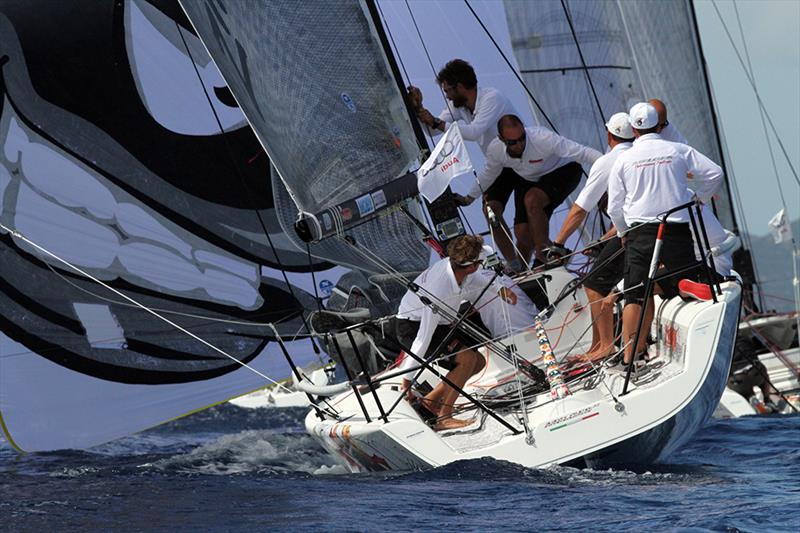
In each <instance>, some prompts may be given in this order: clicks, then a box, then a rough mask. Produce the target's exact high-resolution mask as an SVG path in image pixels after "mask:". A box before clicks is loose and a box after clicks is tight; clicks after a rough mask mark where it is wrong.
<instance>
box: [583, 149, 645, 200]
mask: <svg viewBox="0 0 800 533" xmlns="http://www.w3.org/2000/svg"><path fill="white" fill-rule="evenodd" d="M631 146H632V144H631V143H619V144H617V145H616V146H614V148H612V149H611V151H609V152H607V153H605V154H603V157H601V158H600V159H598V160H597V161H595V162H594V165H592V169H591V170H590V171H589V177H588V178H587V179H586V185H584V186H583V189H581V192H580V194H579V195H578V198H577V199H576V200H575V204H576V205H577V206H578V207H581V208H582V209H583V210H584V211H590V210H591V209H592V208H593V207H594V206H596V205H597V202H599V201H600V198H602V197H603V194H604V193H605V192H606V191H608V175H609V174H610V173H611V168H612V167H613V166H614V163H616V161H617V158H618V157H619V156H620V154H621V153H622V152H624V151H625V150H627V149H628V148H630V147H631Z"/></svg>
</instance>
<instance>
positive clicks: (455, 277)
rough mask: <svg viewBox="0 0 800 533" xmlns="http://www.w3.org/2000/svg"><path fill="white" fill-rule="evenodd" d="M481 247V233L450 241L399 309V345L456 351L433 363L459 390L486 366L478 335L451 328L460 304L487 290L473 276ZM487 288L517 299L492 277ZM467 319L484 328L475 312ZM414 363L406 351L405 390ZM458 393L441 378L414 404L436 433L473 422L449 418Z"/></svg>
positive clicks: (417, 350)
mask: <svg viewBox="0 0 800 533" xmlns="http://www.w3.org/2000/svg"><path fill="white" fill-rule="evenodd" d="M482 250H483V239H482V238H481V237H479V236H472V235H464V236H462V237H458V238H456V239H454V240H453V241H452V242H451V243H450V245H449V246H448V248H447V252H448V255H449V257H445V258H444V259H442V260H440V261H439V262H437V263H435V264H434V265H433V266H431V267H430V268H428V269H427V270H426V271H424V272H423V273H422V274H420V275H419V276H418V277H417V278H416V279H415V280H414V284H415V285H416V286H417V287H418V290H416V291H412V290H409V291H408V292H406V294H405V296H403V299H402V301H401V302H400V308H399V309H398V312H397V318H398V320H397V321H396V324H397V326H396V327H397V330H396V331H395V334H396V335H397V339H398V340H399V341H400V344H401V345H402V346H404V347H409V346H410V350H411V353H413V354H415V355H416V356H418V357H421V358H425V359H427V360H432V359H433V358H434V357H435V356H437V355H440V354H455V355H454V356H452V355H450V356H447V357H443V358H440V359H437V360H436V364H437V365H439V366H440V367H443V368H446V369H448V370H449V372H448V374H447V376H446V377H447V379H448V380H450V381H451V382H452V383H453V384H455V385H456V386H457V387H458V388H463V387H464V384H465V383H466V382H467V380H468V379H469V378H470V377H471V376H473V375H475V374H476V373H478V372H479V371H480V370H482V369H483V367H484V365H485V364H486V363H485V361H484V358H483V356H481V355H480V354H479V353H478V352H477V351H476V350H475V349H474V347H475V346H476V345H477V344H480V340H478V339H476V338H475V337H476V335H472V334H470V333H467V332H466V331H464V330H463V329H462V328H461V327H460V328H458V329H456V330H455V331H453V328H452V325H453V323H454V322H455V321H456V320H457V318H456V317H457V315H458V309H459V306H460V304H461V302H463V301H467V302H469V303H470V304H474V303H475V302H476V301H477V300H478V299H479V298H480V297H481V295H482V293H483V292H484V289H486V288H487V279H486V278H485V277H484V276H482V275H479V276H475V275H473V274H475V273H476V272H482V271H483V268H482V267H481V263H482V260H481V257H480V256H481V251H482ZM490 278H491V276H490ZM488 291H493V292H496V293H497V294H499V295H500V296H501V297H502V298H503V299H504V300H505V301H506V302H508V303H509V304H511V305H515V304H516V303H517V298H516V295H515V294H514V293H513V292H512V291H511V290H509V289H508V288H506V287H502V286H501V285H500V284H499V283H498V282H497V281H496V280H495V281H492V286H491V287H489V289H488V290H487V292H488ZM423 300H425V302H423ZM434 311H435V312H434ZM465 322H467V323H469V325H470V329H475V328H478V329H482V330H485V328H484V327H483V325H482V324H481V323H480V319H479V318H478V315H477V314H476V313H473V315H472V316H470V318H469V319H467V320H466V321H465ZM418 364H419V363H418V361H417V360H416V359H414V358H413V357H410V356H408V355H406V357H405V358H404V359H403V361H402V362H401V363H400V367H399V369H401V370H409V373H408V374H406V375H405V379H404V383H403V384H404V390H408V388H409V387H410V386H411V382H410V380H411V379H412V377H413V374H412V373H411V372H412V371H411V370H410V369H412V368H414V367H416V366H418ZM458 395H459V392H458V391H457V390H456V389H454V388H452V387H450V386H449V385H447V384H446V383H445V382H444V381H442V382H441V383H439V384H438V385H437V386H436V387H435V388H434V389H433V390H432V391H431V392H429V393H428V394H427V395H425V396H424V397H423V398H422V399H421V400H420V402H419V404H418V405H417V408H418V409H419V410H420V412H421V414H423V416H425V415H428V417H429V418H434V417H435V418H436V419H437V420H438V421H437V423H436V425H435V426H434V429H436V430H437V431H438V430H444V429H456V428H459V427H463V426H466V425H469V424H471V423H472V422H473V421H472V420H460V419H455V418H452V414H453V406H454V404H455V402H456V400H457V399H458Z"/></svg>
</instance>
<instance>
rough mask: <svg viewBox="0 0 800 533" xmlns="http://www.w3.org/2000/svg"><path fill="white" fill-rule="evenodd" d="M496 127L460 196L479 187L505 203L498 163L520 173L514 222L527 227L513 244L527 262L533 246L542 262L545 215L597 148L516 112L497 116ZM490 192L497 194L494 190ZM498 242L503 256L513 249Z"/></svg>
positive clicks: (466, 199) (596, 156)
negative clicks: (473, 178) (530, 122)
mask: <svg viewBox="0 0 800 533" xmlns="http://www.w3.org/2000/svg"><path fill="white" fill-rule="evenodd" d="M497 133H498V137H497V138H496V139H494V140H493V141H492V142H491V144H490V145H489V150H488V152H487V153H486V165H485V166H484V168H483V170H481V172H480V173H479V174H478V177H477V180H476V181H475V183H474V184H473V186H472V188H471V189H470V192H469V194H468V195H467V196H466V197H464V203H470V202H472V201H473V200H474V199H475V198H477V197H478V196H480V195H481V192H482V191H487V193H486V195H485V196H486V199H487V201H489V202H490V203H491V202H492V201H497V202H501V204H502V205H503V207H504V206H505V202H507V201H508V198H509V195H510V189H509V188H507V187H506V186H505V184H504V182H503V181H502V180H503V179H505V177H504V176H502V173H503V169H508V168H510V169H512V170H513V171H514V172H515V173H516V174H517V175H519V176H521V177H522V178H523V179H524V183H523V186H522V187H521V188H519V187H518V189H517V191H518V192H515V194H516V198H515V204H516V212H517V213H516V215H515V224H517V223H521V222H525V221H527V222H528V224H529V229H530V231H529V232H526V233H524V234H522V235H519V234H518V235H517V246H518V248H519V251H520V254H521V255H522V258H523V259H524V261H525V262H526V263H527V262H529V261H530V258H531V254H532V253H533V252H535V254H536V258H537V259H539V260H540V261H542V262H544V261H545V255H544V248H545V247H547V246H548V245H549V244H550V237H549V222H550V216H551V215H552V214H553V211H555V209H556V208H557V207H558V206H559V205H561V203H562V202H563V201H564V200H565V199H566V198H567V197H568V196H569V194H570V193H571V192H572V191H573V190H575V188H576V187H577V186H578V183H580V179H581V172H582V169H581V164H584V165H586V166H591V165H592V164H593V163H594V162H595V161H596V160H597V159H599V158H600V156H601V155H602V154H601V153H600V152H598V151H597V150H595V149H593V148H589V147H587V146H583V145H581V144H578V143H576V142H574V141H571V140H569V139H567V138H565V137H561V136H560V135H557V134H556V133H554V132H552V131H551V130H549V129H547V128H543V127H540V126H529V127H527V128H526V127H525V126H524V125H523V123H522V121H521V120H520V118H519V117H518V116H516V115H505V116H503V117H501V118H500V120H499V121H498V123H497ZM495 185H497V186H498V187H501V188H499V189H498V188H496V187H495ZM495 192H498V193H500V192H502V194H497V195H495ZM519 192H524V195H522V194H519ZM500 212H502V210H501V211H500ZM498 248H500V251H501V252H502V253H503V255H504V256H505V257H506V259H508V260H510V258H512V257H514V255H513V251H512V250H508V249H503V246H502V245H501V243H498Z"/></svg>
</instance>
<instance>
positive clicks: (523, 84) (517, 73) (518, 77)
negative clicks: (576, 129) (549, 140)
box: [464, 0, 558, 133]
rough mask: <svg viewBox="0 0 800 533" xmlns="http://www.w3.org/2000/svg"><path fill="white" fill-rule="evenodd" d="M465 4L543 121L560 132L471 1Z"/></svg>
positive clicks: (466, 0)
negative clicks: (473, 7)
mask: <svg viewBox="0 0 800 533" xmlns="http://www.w3.org/2000/svg"><path fill="white" fill-rule="evenodd" d="M464 3H465V4H466V5H467V9H469V10H470V12H471V13H472V16H473V17H475V20H477V21H478V24H480V26H481V28H482V29H483V31H484V33H485V34H486V36H487V37H489V40H491V41H492V44H493V45H494V47H495V48H496V49H497V51H498V52H499V53H500V57H502V58H503V60H504V61H505V62H506V65H508V68H510V69H511V72H512V73H513V74H514V76H515V77H516V78H517V81H518V82H519V83H520V85H522V88H523V89H525V92H526V93H527V94H528V98H530V99H531V101H532V102H533V103H534V105H535V106H536V109H538V110H539V113H541V114H542V118H543V119H545V120H546V121H547V124H548V125H549V126H550V128H551V129H552V130H553V131H554V132H555V133H558V130H557V129H556V126H555V124H553V121H552V120H550V117H548V116H547V113H545V112H544V109H542V106H541V105H539V101H538V100H537V99H536V97H535V96H533V93H532V92H531V91H530V89H528V86H527V85H525V82H524V81H523V80H522V77H521V76H520V75H519V72H517V69H515V68H514V65H512V64H511V61H509V59H508V57H507V56H506V54H505V52H503V49H502V48H500V45H499V44H498V43H497V41H496V40H495V39H494V37H493V36H492V34H491V32H490V31H489V28H487V27H486V25H485V24H484V23H483V21H482V20H481V18H480V17H479V16H478V14H477V13H476V12H475V10H474V9H472V6H471V5H470V3H469V0H464Z"/></svg>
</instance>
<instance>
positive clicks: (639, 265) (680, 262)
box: [608, 103, 722, 363]
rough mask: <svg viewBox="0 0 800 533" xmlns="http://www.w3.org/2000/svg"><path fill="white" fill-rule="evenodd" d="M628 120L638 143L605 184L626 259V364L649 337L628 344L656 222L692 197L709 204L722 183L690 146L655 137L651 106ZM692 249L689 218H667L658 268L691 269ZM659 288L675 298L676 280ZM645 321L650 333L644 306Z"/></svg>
mask: <svg viewBox="0 0 800 533" xmlns="http://www.w3.org/2000/svg"><path fill="white" fill-rule="evenodd" d="M629 115H630V123H631V126H632V127H633V134H634V137H635V138H636V140H635V141H634V143H633V146H632V147H631V148H630V149H628V150H627V151H626V152H624V153H622V154H621V155H620V156H619V157H618V158H617V161H616V163H614V167H613V168H612V169H611V173H610V175H609V184H608V214H609V216H610V217H611V220H612V222H613V223H614V226H615V227H616V230H617V234H618V235H619V236H620V237H621V238H622V245H623V246H624V247H625V256H626V257H625V291H626V293H625V302H626V305H625V309H624V311H623V315H622V334H623V342H624V343H625V345H626V347H625V358H624V361H625V363H628V362H630V361H631V360H632V359H633V356H634V354H637V355H638V354H640V353H641V352H643V351H644V348H645V341H646V338H647V335H640V344H639V346H637V347H636V351H635V352H634V347H633V346H631V345H630V344H631V342H632V341H633V339H634V337H635V335H636V331H635V330H636V325H637V324H638V320H639V315H640V313H641V312H642V305H643V297H644V287H643V286H644V282H645V281H646V279H647V275H648V270H649V267H650V261H651V259H652V255H653V249H654V247H655V240H656V234H657V232H658V226H659V224H658V216H659V215H661V214H663V213H665V212H666V211H669V210H670V209H672V208H674V207H676V206H678V205H681V204H685V203H688V202H689V201H691V200H692V197H693V196H694V195H696V196H697V198H698V199H700V200H701V201H709V200H710V199H711V196H712V194H713V193H714V191H715V190H716V189H717V187H718V186H719V185H720V183H722V169H721V168H720V167H719V165H717V164H716V163H714V162H713V161H711V160H710V159H709V158H708V157H706V156H704V155H703V154H701V153H700V152H698V151H697V150H695V149H694V148H691V147H690V146H687V145H685V144H680V143H674V142H669V141H665V140H663V139H662V138H661V137H660V136H659V135H658V132H659V131H660V130H661V124H660V123H659V119H658V112H657V111H656V109H655V108H654V107H653V106H652V105H650V104H648V103H639V104H636V105H635V106H633V107H632V108H631V110H630V113H629ZM689 176H692V177H693V179H694V184H695V192H694V194H693V193H692V191H691V189H689V186H688V177H689ZM693 247H694V242H693V240H692V232H691V230H690V228H689V214H688V213H687V212H686V210H681V211H678V212H676V213H673V214H671V215H670V216H669V217H668V218H667V227H666V230H665V233H664V237H663V244H662V249H661V262H662V263H663V264H664V266H665V267H666V268H667V269H669V270H672V269H676V268H682V267H685V266H687V265H689V264H692V263H695V262H696V258H695V254H694V248H693ZM682 275H683V276H686V277H689V276H690V274H689V273H684V274H682ZM659 286H660V288H661V290H662V291H663V293H664V295H665V296H666V297H668V298H671V297H673V296H676V295H677V294H678V291H677V280H675V279H674V277H673V278H668V279H667V280H662V281H660V282H659ZM645 318H646V319H645V321H644V323H643V331H648V330H649V328H650V322H651V321H652V305H648V306H647V313H646V317H645Z"/></svg>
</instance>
